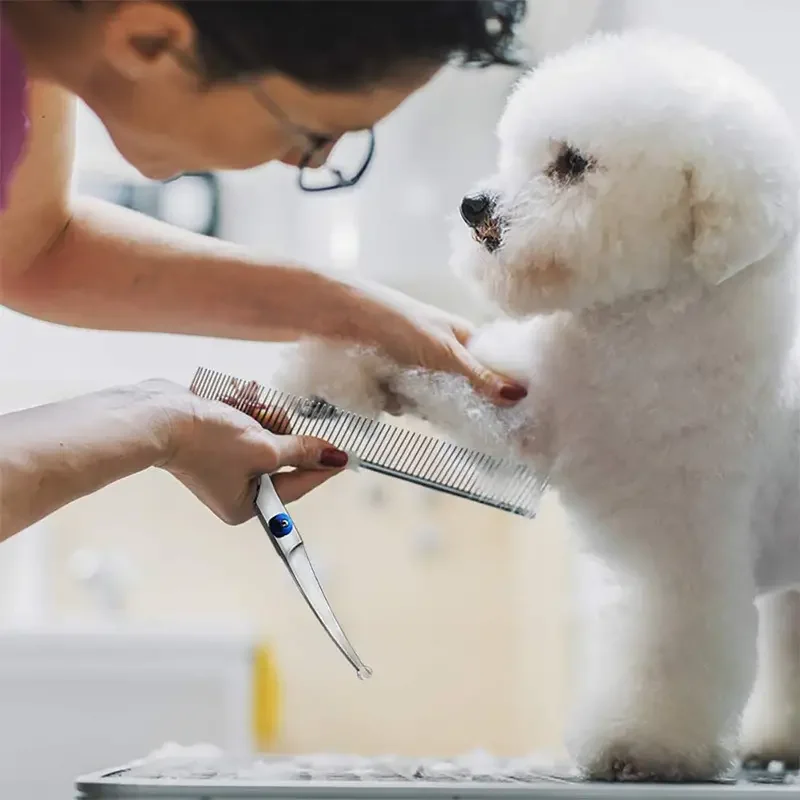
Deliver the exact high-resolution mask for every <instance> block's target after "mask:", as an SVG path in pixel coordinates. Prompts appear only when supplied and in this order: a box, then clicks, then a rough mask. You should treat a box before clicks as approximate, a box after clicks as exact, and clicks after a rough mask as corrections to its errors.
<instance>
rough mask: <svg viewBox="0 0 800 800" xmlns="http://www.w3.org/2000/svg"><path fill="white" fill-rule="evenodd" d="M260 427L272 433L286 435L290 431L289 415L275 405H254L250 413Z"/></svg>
mask: <svg viewBox="0 0 800 800" xmlns="http://www.w3.org/2000/svg"><path fill="white" fill-rule="evenodd" d="M251 416H252V417H253V419H255V420H256V422H258V423H259V424H260V425H261V426H262V427H264V428H266V429H267V430H268V431H271V432H272V433H277V434H281V435H284V436H285V435H287V434H290V433H291V432H292V423H291V420H290V419H289V415H288V414H287V413H286V411H284V410H283V409H282V408H278V407H276V406H263V405H260V406H256V408H255V409H254V410H253V413H252V415H251Z"/></svg>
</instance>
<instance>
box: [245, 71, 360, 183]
mask: <svg viewBox="0 0 800 800" xmlns="http://www.w3.org/2000/svg"><path fill="white" fill-rule="evenodd" d="M251 89H252V92H253V95H254V96H255V98H256V100H258V102H259V103H260V104H261V105H262V106H263V107H264V108H265V109H266V110H267V111H268V112H269V113H270V114H271V115H272V116H273V117H274V118H275V119H276V120H277V121H278V122H279V123H280V124H281V125H282V126H283V128H284V130H286V132H287V133H289V134H291V135H293V136H295V137H297V138H302V139H303V140H305V142H306V150H305V153H304V155H303V158H302V159H301V161H300V164H299V167H298V169H299V172H298V175H297V182H298V185H299V186H300V188H301V189H302V190H303V191H304V192H329V191H331V190H333V189H347V188H349V187H350V186H355V185H356V184H357V183H358V182H359V181H360V180H361V178H362V177H363V176H364V173H365V172H366V171H367V168H368V167H369V165H370V163H372V157H373V156H374V154H375V131H374V130H373V129H372V128H367V129H365V130H360V131H351V132H349V133H347V134H345V135H344V136H343V137H341V139H339V140H338V141H336V137H333V136H326V135H324V134H319V133H315V132H313V131H310V130H308V129H306V128H304V127H302V126H300V125H297V124H296V123H294V122H292V121H291V120H290V119H289V117H288V116H287V115H286V114H285V113H284V112H283V109H281V107H280V106H279V105H278V104H277V103H276V102H275V101H274V100H273V99H272V98H271V97H270V96H269V95H268V94H267V93H266V92H265V91H264V89H263V88H262V87H261V86H259V85H258V84H256V83H252V84H251ZM334 141H336V144H335V146H334V148H333V150H332V151H331V152H330V153H329V154H328V157H327V158H326V160H325V164H324V165H323V166H321V167H316V168H313V167H310V166H309V164H311V163H312V162H313V161H314V159H315V158H316V156H317V155H318V154H319V153H320V152H322V151H323V150H325V148H327V147H330V145H331V143H332V142H334ZM337 163H339V164H341V166H337Z"/></svg>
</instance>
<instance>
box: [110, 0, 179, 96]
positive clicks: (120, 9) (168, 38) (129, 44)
mask: <svg viewBox="0 0 800 800" xmlns="http://www.w3.org/2000/svg"><path fill="white" fill-rule="evenodd" d="M102 24H103V53H104V55H105V58H106V60H107V62H108V64H109V65H110V66H111V67H112V68H113V69H114V70H115V71H116V72H118V73H120V74H121V75H122V76H123V77H124V78H126V79H127V80H130V81H137V80H141V79H142V78H144V77H146V76H148V75H153V74H154V73H162V74H165V73H167V72H168V71H170V70H176V69H180V68H181V66H180V64H179V63H177V62H176V61H175V52H176V51H178V52H181V53H184V54H187V55H189V54H191V53H192V51H193V47H194V42H195V32H194V26H193V25H192V22H191V20H190V19H189V17H188V16H187V15H186V14H185V13H184V12H183V11H182V10H181V9H180V8H178V7H177V6H173V5H172V4H171V3H164V2H153V1H152V0H137V2H135V3H118V4H116V5H115V6H114V8H113V10H112V11H109V12H108V13H107V15H106V16H105V19H104V21H103V23H102Z"/></svg>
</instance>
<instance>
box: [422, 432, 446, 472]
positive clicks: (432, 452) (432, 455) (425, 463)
mask: <svg viewBox="0 0 800 800" xmlns="http://www.w3.org/2000/svg"><path fill="white" fill-rule="evenodd" d="M444 446H445V442H438V445H437V442H435V441H434V440H432V439H429V440H428V441H427V442H426V443H425V451H426V452H425V451H424V452H423V453H422V454H421V457H420V460H419V474H420V476H424V477H425V476H427V470H428V467H429V465H430V464H435V463H436V456H438V455H439V454H440V453H441V452H442V450H443V449H444ZM426 453H427V454H426Z"/></svg>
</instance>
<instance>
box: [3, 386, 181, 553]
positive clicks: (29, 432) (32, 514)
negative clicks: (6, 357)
mask: <svg viewBox="0 0 800 800" xmlns="http://www.w3.org/2000/svg"><path fill="white" fill-rule="evenodd" d="M157 414H158V412H156V411H154V408H153V406H152V405H151V404H150V398H149V396H148V392H147V390H146V389H145V388H143V387H139V386H137V387H125V388H119V389H110V390H107V391H102V392H96V393H93V394H88V395H83V396H81V397H76V398H73V399H70V400H65V401H62V402H57V403H50V404H48V405H43V406H38V407H36V408H31V409H26V410H24V411H17V412H14V413H11V414H4V415H1V416H0V541H3V540H4V539H7V538H9V537H10V536H12V535H14V534H15V533H18V532H19V531H21V530H23V529H24V528H26V527H28V526H29V525H32V524H33V523H35V522H37V521H38V520H40V519H42V518H44V517H45V516H47V515H48V514H51V513H52V512H53V511H56V510H57V509H59V508H61V507H62V506H65V505H67V504H68V503H71V502H72V501H73V500H77V499H78V498H80V497H83V496H85V495H88V494H91V493H92V492H95V491H97V490H98V489H101V488H103V487H104V486H106V485H108V484H110V483H113V482H114V481H117V480H120V479H121V478H124V477H127V476H128V475H133V474H134V473H136V472H140V471H141V470H144V469H147V468H148V467H151V466H154V465H156V464H159V463H160V462H161V461H162V460H163V459H164V458H165V455H166V453H165V451H166V445H165V442H164V441H162V439H163V438H164V437H163V436H162V434H161V430H162V427H161V426H160V425H159V424H158V416H157Z"/></svg>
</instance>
